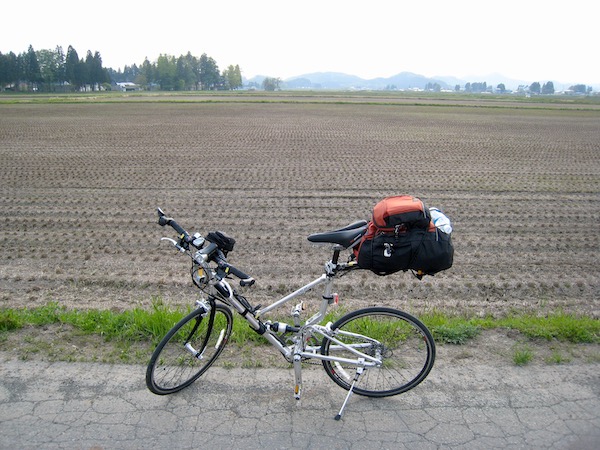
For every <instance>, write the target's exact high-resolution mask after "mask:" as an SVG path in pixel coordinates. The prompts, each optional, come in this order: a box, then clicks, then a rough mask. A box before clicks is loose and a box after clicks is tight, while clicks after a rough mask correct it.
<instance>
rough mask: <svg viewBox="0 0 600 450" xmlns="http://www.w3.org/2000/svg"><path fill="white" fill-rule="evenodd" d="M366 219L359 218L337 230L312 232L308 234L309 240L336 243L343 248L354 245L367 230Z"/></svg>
mask: <svg viewBox="0 0 600 450" xmlns="http://www.w3.org/2000/svg"><path fill="white" fill-rule="evenodd" d="M367 224H368V222H367V221H366V220H359V221H357V222H353V223H351V224H350V225H347V226H345V227H344V228H340V229H338V230H333V231H326V232H325V233H314V234H311V235H310V236H308V240H309V241H310V242H315V243H327V244H338V245H341V246H342V247H344V248H349V247H354V246H355V245H356V244H357V243H358V242H359V241H360V238H361V237H362V236H363V234H365V232H366V231H367Z"/></svg>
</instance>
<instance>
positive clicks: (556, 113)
mask: <svg viewBox="0 0 600 450" xmlns="http://www.w3.org/2000/svg"><path fill="white" fill-rule="evenodd" d="M228 100H230V101H229V102H227V103H225V102H214V103H201V102H195V103H169V102H163V103H159V102H138V103H133V102H130V103H110V104H108V103H106V104H90V103H87V104H15V105H10V104H2V105H0V180H2V181H1V182H0V208H1V210H2V211H3V213H4V220H3V221H1V222H0V256H1V257H0V286H1V287H0V307H2V306H6V307H25V306H26V307H32V306H37V305H42V304H45V303H47V302H50V301H54V302H58V303H59V304H62V305H66V306H68V307H73V308H98V309H115V310H124V309H129V308H132V307H134V306H142V307H148V306H149V305H150V304H151V302H152V300H153V298H161V299H163V300H164V301H165V302H167V303H169V304H173V305H188V304H190V303H191V302H193V301H194V298H195V292H194V289H193V288H192V287H191V280H190V279H189V262H188V260H187V259H186V258H184V257H183V256H181V255H178V254H176V253H175V252H174V251H173V249H172V247H169V246H167V245H166V244H162V245H159V238H160V237H161V236H164V235H168V236H173V233H172V232H170V231H169V230H167V229H163V228H160V227H159V226H157V225H156V224H155V220H156V214H155V208H156V207H157V206H160V207H162V208H163V209H164V210H165V212H167V214H169V215H171V216H173V217H175V218H176V219H177V220H178V221H179V222H180V223H181V224H182V225H184V226H185V227H187V228H188V229H189V230H190V231H200V232H202V233H204V234H205V233H207V232H208V231H210V230H214V229H221V230H223V231H226V232H227V233H228V234H230V235H232V236H234V237H235V238H236V240H237V244H236V248H235V250H234V251H233V252H232V253H231V254H230V262H232V263H233V264H235V265H237V266H239V267H240V268H242V269H243V270H245V271H246V272H248V273H250V274H251V275H252V276H254V277H255V278H256V279H257V281H258V282H257V285H256V286H255V287H253V288H251V289H247V290H246V291H245V295H246V296H247V297H248V298H249V299H250V300H251V301H252V302H253V303H262V304H263V305H265V304H268V303H269V302H271V301H272V300H273V299H275V298H278V296H279V297H280V296H281V295H283V294H284V293H285V292H289V291H291V290H292V289H295V288H297V287H299V286H301V285H302V284H304V283H306V282H308V281H310V280H312V279H313V278H316V277H317V276H319V274H320V273H321V268H322V265H323V263H324V262H325V261H326V260H327V259H328V258H329V256H330V255H329V253H328V251H326V250H324V249H322V248H315V247H312V246H311V245H310V244H309V242H308V241H307V240H306V236H307V235H308V234H310V233H313V232H318V231H326V230H328V229H332V228H334V227H339V226H343V225H346V224H347V223H349V222H351V221H354V220H356V219H362V218H368V217H369V215H370V211H371V208H372V207H373V205H374V204H375V203H376V202H377V201H378V200H379V199H381V198H383V197H385V196H388V195H395V194H401V193H409V194H413V195H416V196H419V197H421V198H422V199H423V200H424V201H425V202H426V203H427V204H428V205H430V206H437V207H440V208H441V209H442V210H444V211H445V212H446V213H447V214H448V216H449V217H450V218H451V219H452V220H453V223H454V230H455V231H454V233H453V239H454V245H455V262H454V267H452V268H451V269H450V270H448V271H446V272H444V273H441V274H438V275H436V276H435V277H429V278H425V279H424V280H422V281H418V280H417V279H415V278H413V277H412V276H411V275H410V274H397V275H393V276H389V277H377V276H375V275H373V274H369V273H366V272H364V273H357V274H352V275H350V276H348V277H346V278H343V279H342V280H340V283H339V284H338V290H339V293H340V298H341V302H342V303H343V304H344V305H345V306H346V307H348V308H349V309H354V308H356V307H359V306H363V305H370V304H385V305H391V306H395V307H398V308H401V309H405V310H407V311H409V312H412V313H415V314H417V315H418V314H419V313H421V312H423V311H427V310H432V309H435V308H440V309H443V310H446V311H449V312H453V311H456V312H463V313H466V314H475V315H487V314H492V315H495V316H501V315H505V314H507V313H510V312H511V311H513V310H518V311H532V312H535V313H539V314H546V313H548V312H551V311H556V310H563V311H566V312H573V313H577V314H587V315H590V316H593V317H600V308H599V304H600V301H599V299H600V282H599V276H600V270H599V269H600V262H599V260H598V258H597V255H598V250H599V236H600V233H598V231H597V228H596V227H597V223H598V221H599V219H600V196H599V195H598V194H599V192H600V159H599V158H598V154H599V150H600V144H599V139H598V137H599V136H598V130H599V129H600V128H599V125H600V115H599V114H598V111H595V110H586V111H578V110H572V109H569V110H560V109H539V108H537V109H533V108H532V109H524V108H520V109H519V108H509V107H502V108H486V107H465V106H460V107H459V106H446V107H435V106H426V105H421V106H416V105H401V104H398V105H389V104H382V105H377V104H358V103H357V104H336V103H237V102H231V97H228ZM319 295H320V292H316V293H314V295H309V296H308V298H307V299H308V301H309V302H313V301H314V302H317V301H318V298H319Z"/></svg>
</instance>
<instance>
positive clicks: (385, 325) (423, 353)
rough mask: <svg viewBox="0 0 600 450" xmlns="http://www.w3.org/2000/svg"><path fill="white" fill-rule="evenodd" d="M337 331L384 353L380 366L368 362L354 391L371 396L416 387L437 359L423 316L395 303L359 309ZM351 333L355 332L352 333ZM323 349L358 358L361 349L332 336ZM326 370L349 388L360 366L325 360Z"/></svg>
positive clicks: (379, 355)
mask: <svg viewBox="0 0 600 450" xmlns="http://www.w3.org/2000/svg"><path fill="white" fill-rule="evenodd" d="M331 329H332V330H333V331H334V332H333V336H334V337H335V338H336V339H337V340H339V341H341V342H343V343H344V344H346V345H349V346H351V347H353V348H355V349H357V350H359V351H361V352H363V353H365V354H367V355H369V356H372V357H377V358H381V360H382V364H381V365H380V366H379V367H371V368H365V370H364V371H363V373H362V374H361V375H360V377H359V379H358V382H357V385H356V386H355V387H354V390H353V391H354V392H356V393H357V394H359V395H365V396H368V397H387V396H390V395H396V394H400V393H402V392H406V391H408V390H409V389H412V388H413V387H415V386H416V385H418V384H419V383H420V382H421V381H423V380H424V379H425V377H427V375H428V374H429V372H430V371H431V368H432V367H433V362H434V359H435V343H434V341H433V337H432V336H431V333H430V332H429V330H428V329H427V328H426V327H425V325H423V324H422V323H421V322H420V321H419V320H418V319H416V318H414V317H412V316H411V315H409V314H407V313H405V312H403V311H399V310H396V309H392V308H384V307H373V308H365V309H362V310H358V311H354V312H352V313H350V314H347V315H346V316H344V317H342V318H341V319H339V320H338V321H337V322H335V323H334V324H333V325H332V327H331ZM347 333H351V334H347ZM321 353H322V354H324V355H328V356H337V357H341V358H349V359H356V358H357V356H356V354H354V353H352V352H350V351H349V350H347V349H345V348H343V347H342V346H340V345H338V344H336V343H333V342H332V341H330V340H329V339H327V338H324V339H323V342H322V344H321ZM323 367H324V368H325V372H327V375H329V377H331V379H332V380H333V381H335V382H336V383H337V384H338V385H339V386H341V387H342V388H344V389H346V390H348V389H350V386H351V384H352V381H353V380H354V377H355V375H356V366H355V365H351V364H341V363H338V362H335V361H323Z"/></svg>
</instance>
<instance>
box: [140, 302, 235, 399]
mask: <svg viewBox="0 0 600 450" xmlns="http://www.w3.org/2000/svg"><path fill="white" fill-rule="evenodd" d="M232 325H233V314H232V313H231V310H230V309H229V308H227V307H226V306H224V305H221V304H218V305H217V304H214V303H213V304H212V307H211V309H210V311H209V312H208V313H206V309H205V308H204V307H200V308H198V309H196V310H195V311H193V312H191V313H190V314H188V315H187V316H185V317H184V318H183V319H181V320H180V321H179V322H177V324H175V326H174V327H173V328H171V330H169V332H168V333H167V334H166V335H165V337H164V338H163V339H162V340H161V341H160V343H159V344H158V346H157V347H156V349H155V350H154V352H153V354H152V357H151V358H150V362H149V363H148V368H147V370H146V386H147V387H148V389H149V390H150V391H151V392H153V393H155V394H157V395H166V394H172V393H174V392H178V391H180V390H182V389H183V388H185V387H187V386H189V385H190V384H192V383H193V382H194V381H196V380H197V379H198V378H199V377H200V376H201V375H202V374H203V373H204V372H206V370H207V369H208V368H209V367H210V366H211V365H212V364H213V363H214V361H215V360H216V359H217V357H218V356H219V355H220V354H221V352H222V351H223V348H225V345H226V344H227V341H228V340H229V336H230V335H231V330H232ZM187 344H190V345H191V347H192V348H193V349H194V350H195V351H196V352H195V353H194V352H193V351H192V350H191V349H188V348H187V347H186V345H187Z"/></svg>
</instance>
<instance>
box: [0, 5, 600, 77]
mask: <svg viewBox="0 0 600 450" xmlns="http://www.w3.org/2000/svg"><path fill="white" fill-rule="evenodd" d="M2 16H3V19H2V25H1V26H0V52H2V53H7V52H9V51H13V52H15V53H21V52H24V51H27V48H28V47H29V45H33V48H34V49H35V50H41V49H55V48H56V46H57V45H60V46H62V47H63V50H64V51H65V52H66V51H67V48H68V47H69V45H72V46H73V48H75V50H77V53H78V55H79V57H80V58H85V55H86V53H87V51H88V50H91V51H92V52H95V51H98V52H100V54H101V56H102V61H103V65H104V67H112V68H114V69H117V68H122V67H123V66H125V65H132V64H134V63H135V64H138V65H139V64H141V63H142V62H143V61H144V59H145V58H146V57H148V59H149V60H150V61H155V60H156V59H157V58H158V56H159V55H160V54H169V55H173V56H179V55H181V54H186V53H187V52H188V51H189V52H191V53H192V55H194V56H200V55H201V54H202V53H206V54H207V55H208V56H211V57H212V58H214V59H215V60H216V62H217V64H218V65H219V68H220V69H225V68H226V67H227V66H228V65H230V64H234V65H235V64H239V66H240V68H241V69H242V73H243V75H244V76H245V77H247V78H251V77H253V76H255V75H267V76H272V77H280V78H282V79H286V78H288V77H291V76H295V75H302V74H306V73H311V72H329V71H331V72H344V73H347V74H351V75H357V76H360V77H363V78H368V79H369V78H375V77H389V76H392V75H395V74H397V73H400V72H405V71H406V72H414V73H418V74H422V75H425V76H436V75H437V76H441V75H453V76H457V77H460V78H467V79H471V80H473V81H476V80H479V81H485V80H484V79H483V77H482V76H483V75H488V74H491V73H501V74H502V75H504V76H507V77H510V78H514V79H519V80H524V81H529V82H533V81H539V82H541V83H543V82H546V81H554V82H555V83H556V82H559V83H583V84H589V85H591V84H600V57H599V56H600V51H599V50H600V48H599V46H600V38H599V35H598V31H597V25H598V23H600V3H599V2H597V1H594V0H591V1H590V0H570V1H563V0H559V1H557V2H547V1H537V0H534V1H530V0H520V1H514V0H507V1H491V0H490V1H487V2H485V1H481V0H446V1H442V0H428V1H427V2H421V1H418V0H411V1H405V0H381V1H380V0H371V1H360V2H359V1H355V0H298V1H288V0H250V1H238V0H229V1H225V2H218V1H215V0H211V1H204V0H179V1H174V2H166V1H163V2H154V1H138V0H121V1H114V0H102V1H98V2H93V1H81V0H77V1H75V0H51V1H49V0H28V1H26V2H24V3H12V4H11V6H10V7H9V6H8V5H5V7H4V8H3V13H2Z"/></svg>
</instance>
